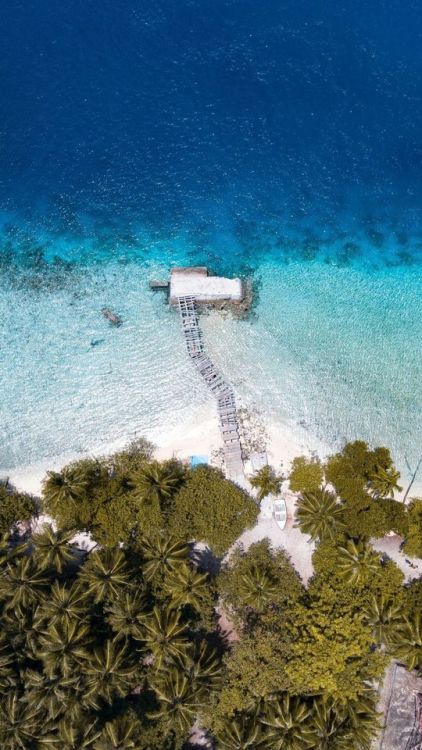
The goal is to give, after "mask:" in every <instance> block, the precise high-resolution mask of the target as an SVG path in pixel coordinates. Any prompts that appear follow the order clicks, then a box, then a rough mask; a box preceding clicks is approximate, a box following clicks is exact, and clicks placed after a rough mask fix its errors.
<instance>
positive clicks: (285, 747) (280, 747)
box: [261, 693, 315, 750]
mask: <svg viewBox="0 0 422 750" xmlns="http://www.w3.org/2000/svg"><path fill="white" fill-rule="evenodd" d="M310 713H311V711H310V708H309V706H308V704H307V703H306V701H304V700H302V699H301V698H299V697H296V696H295V697H292V696H290V695H289V693H284V695H282V696H281V697H280V698H279V699H278V700H276V701H274V702H270V703H268V706H267V710H266V712H265V714H264V716H263V717H262V718H261V722H262V724H263V725H264V727H265V728H266V733H265V740H264V742H265V745H266V746H267V747H268V748H269V747H271V748H273V750H306V748H311V747H313V746H314V743H315V735H314V733H313V730H312V726H311V724H310V722H308V719H309V717H310Z"/></svg>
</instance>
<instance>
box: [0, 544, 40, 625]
mask: <svg viewBox="0 0 422 750" xmlns="http://www.w3.org/2000/svg"><path fill="white" fill-rule="evenodd" d="M49 583H50V579H49V576H48V574H47V573H46V570H45V569H44V568H40V566H39V563H38V562H37V561H36V560H35V559H34V558H33V557H20V558H18V559H16V560H14V561H13V562H12V563H8V564H7V567H6V569H5V570H4V572H3V575H2V577H1V579H0V600H3V601H4V603H5V608H6V609H14V610H15V611H16V612H17V613H18V614H20V615H22V616H23V615H24V613H25V611H26V610H28V609H31V608H32V607H33V606H34V605H35V604H37V603H38V602H39V601H40V599H41V597H42V595H43V593H44V592H45V590H46V588H47V586H48V585H49Z"/></svg>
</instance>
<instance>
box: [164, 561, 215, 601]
mask: <svg viewBox="0 0 422 750" xmlns="http://www.w3.org/2000/svg"><path fill="white" fill-rule="evenodd" d="M163 588H164V591H165V592H166V593H167V594H169V595H170V597H171V604H172V606H173V607H183V606H185V605H188V604H189V605H190V606H191V607H193V609H196V610H200V609H201V597H203V596H204V595H205V594H206V593H207V591H208V574H207V573H199V572H198V571H197V570H194V568H192V567H190V566H189V565H187V564H186V563H183V564H182V565H179V566H178V567H177V568H176V570H173V571H170V572H169V573H168V574H167V576H166V577H165V580H164V587H163Z"/></svg>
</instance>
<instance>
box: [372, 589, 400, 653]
mask: <svg viewBox="0 0 422 750" xmlns="http://www.w3.org/2000/svg"><path fill="white" fill-rule="evenodd" d="M363 614H364V618H365V620H366V622H367V623H368V625H370V626H371V628H372V633H373V635H374V638H375V641H376V643H377V645H378V646H380V645H381V644H382V643H384V644H385V643H387V642H388V641H389V638H390V637H391V635H392V633H393V632H394V630H395V629H396V628H397V626H398V625H399V624H400V623H401V622H402V612H401V607H400V605H398V604H394V602H392V601H391V600H388V599H386V598H385V597H384V595H383V594H381V595H380V596H374V595H372V598H371V600H370V602H369V603H368V605H367V606H366V607H365V608H364V610H363Z"/></svg>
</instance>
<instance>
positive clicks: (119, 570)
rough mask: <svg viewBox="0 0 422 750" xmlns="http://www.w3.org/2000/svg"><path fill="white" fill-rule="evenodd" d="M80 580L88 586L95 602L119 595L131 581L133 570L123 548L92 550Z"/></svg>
mask: <svg viewBox="0 0 422 750" xmlns="http://www.w3.org/2000/svg"><path fill="white" fill-rule="evenodd" d="M79 580H80V582H81V583H82V584H83V585H85V586H86V590H87V593H88V594H89V595H90V596H92V597H93V599H94V602H95V604H99V603H100V602H104V601H105V600H106V599H111V598H114V597H117V596H118V595H119V593H120V592H121V591H122V590H123V589H125V588H126V587H127V586H129V584H130V581H131V571H130V570H129V567H128V565H127V562H126V557H125V554H124V552H123V550H121V549H119V548H115V549H102V550H96V551H95V552H92V553H91V555H90V556H89V558H88V561H87V562H86V563H85V565H84V567H83V569H82V571H81V573H80V575H79Z"/></svg>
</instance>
